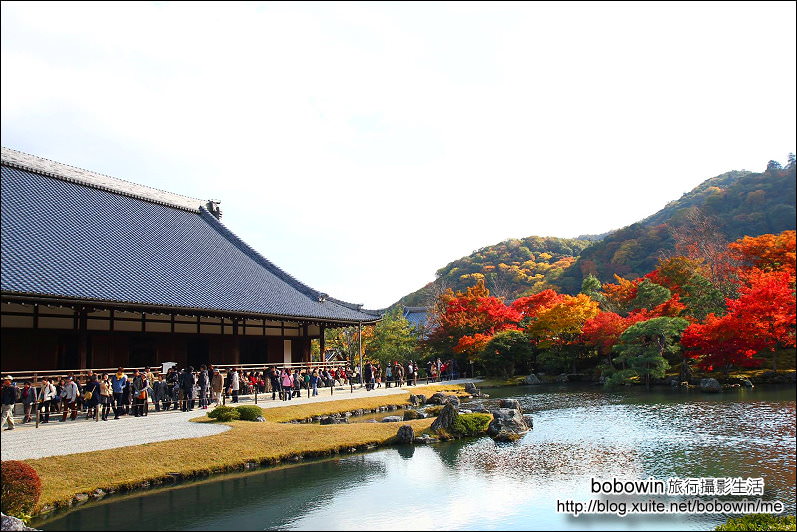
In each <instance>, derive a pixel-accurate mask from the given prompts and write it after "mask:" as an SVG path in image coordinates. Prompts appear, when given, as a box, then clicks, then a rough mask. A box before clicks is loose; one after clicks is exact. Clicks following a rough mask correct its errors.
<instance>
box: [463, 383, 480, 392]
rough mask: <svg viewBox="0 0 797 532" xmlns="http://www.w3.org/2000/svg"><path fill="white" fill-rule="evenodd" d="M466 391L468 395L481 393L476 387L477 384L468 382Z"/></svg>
mask: <svg viewBox="0 0 797 532" xmlns="http://www.w3.org/2000/svg"><path fill="white" fill-rule="evenodd" d="M465 391H466V392H467V393H470V394H477V393H479V390H478V389H477V388H476V385H475V384H473V383H472V382H466V383H465Z"/></svg>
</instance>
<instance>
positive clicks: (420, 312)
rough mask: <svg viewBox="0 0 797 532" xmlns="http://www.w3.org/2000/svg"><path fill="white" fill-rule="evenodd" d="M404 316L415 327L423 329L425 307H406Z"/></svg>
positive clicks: (425, 317)
mask: <svg viewBox="0 0 797 532" xmlns="http://www.w3.org/2000/svg"><path fill="white" fill-rule="evenodd" d="M404 317H405V318H406V319H407V321H408V322H410V325H411V326H413V327H415V328H416V329H418V330H424V329H425V328H426V320H427V316H426V307H406V308H405V309H404Z"/></svg>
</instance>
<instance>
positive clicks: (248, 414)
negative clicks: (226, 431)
mask: <svg viewBox="0 0 797 532" xmlns="http://www.w3.org/2000/svg"><path fill="white" fill-rule="evenodd" d="M235 409H236V410H237V411H238V414H239V415H240V418H241V419H242V420H243V421H256V420H257V418H259V417H261V416H262V415H263V409H262V408H260V407H259V406H256V405H241V406H237V407H235Z"/></svg>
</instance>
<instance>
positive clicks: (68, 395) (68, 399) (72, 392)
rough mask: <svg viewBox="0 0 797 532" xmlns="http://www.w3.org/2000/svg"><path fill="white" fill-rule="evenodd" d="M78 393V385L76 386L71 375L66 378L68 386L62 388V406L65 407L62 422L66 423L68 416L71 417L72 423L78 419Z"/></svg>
mask: <svg viewBox="0 0 797 532" xmlns="http://www.w3.org/2000/svg"><path fill="white" fill-rule="evenodd" d="M78 393H80V392H79V391H78V387H77V384H75V379H74V377H72V375H70V376H69V377H67V378H66V384H64V386H63V388H61V405H62V406H63V414H62V416H61V422H64V421H66V417H67V416H69V418H70V419H71V420H72V421H75V420H76V419H77V396H78ZM70 412H71V413H70Z"/></svg>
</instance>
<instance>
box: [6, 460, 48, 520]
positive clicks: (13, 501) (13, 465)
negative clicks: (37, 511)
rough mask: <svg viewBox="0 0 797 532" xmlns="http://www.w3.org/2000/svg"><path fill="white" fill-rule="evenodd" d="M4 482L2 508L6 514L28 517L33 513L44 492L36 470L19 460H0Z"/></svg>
mask: <svg viewBox="0 0 797 532" xmlns="http://www.w3.org/2000/svg"><path fill="white" fill-rule="evenodd" d="M0 469H2V473H0V484H2V499H0V501H2V504H1V506H2V509H3V513H4V514H6V515H11V516H14V517H20V518H24V517H28V516H29V515H30V514H32V513H33V509H34V508H35V507H36V503H38V502H39V497H41V494H42V481H41V480H40V479H39V474H38V473H36V470H35V469H33V468H32V467H31V466H29V465H28V464H26V463H25V462H20V461H19V460H3V461H2V462H0Z"/></svg>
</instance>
